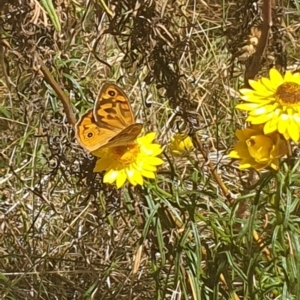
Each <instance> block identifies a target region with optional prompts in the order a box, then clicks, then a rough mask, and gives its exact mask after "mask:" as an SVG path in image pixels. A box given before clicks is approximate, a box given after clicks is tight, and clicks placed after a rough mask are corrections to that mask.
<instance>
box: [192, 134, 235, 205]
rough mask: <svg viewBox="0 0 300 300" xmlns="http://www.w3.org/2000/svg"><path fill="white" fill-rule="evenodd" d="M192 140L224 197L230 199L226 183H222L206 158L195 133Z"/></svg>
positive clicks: (214, 168)
mask: <svg viewBox="0 0 300 300" xmlns="http://www.w3.org/2000/svg"><path fill="white" fill-rule="evenodd" d="M193 142H194V143H195V146H196V148H197V149H198V150H199V151H200V152H201V154H202V156H203V158H204V159H205V161H206V162H207V165H208V167H209V169H210V171H211V174H212V175H213V177H214V178H215V180H216V181H217V183H218V185H219V186H220V188H221V190H222V192H223V194H224V195H225V197H226V198H227V199H228V200H231V195H230V192H229V190H228V188H227V187H226V185H225V184H224V182H223V181H222V179H221V177H220V176H219V174H218V173H217V171H216V167H215V166H214V165H213V163H212V162H211V161H210V160H209V159H208V156H207V153H206V151H205V150H204V148H203V147H202V143H201V141H200V139H199V137H198V136H197V135H196V134H195V135H194V136H193Z"/></svg>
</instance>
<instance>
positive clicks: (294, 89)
mask: <svg viewBox="0 0 300 300" xmlns="http://www.w3.org/2000/svg"><path fill="white" fill-rule="evenodd" d="M275 98H276V100H277V101H278V102H279V103H280V104H281V105H286V106H290V107H291V106H294V105H299V103H300V85H299V84H297V83H295V82H284V83H283V84H282V85H280V86H279V87H278V88H277V90H276V93H275Z"/></svg>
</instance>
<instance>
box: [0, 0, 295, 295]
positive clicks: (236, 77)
mask: <svg viewBox="0 0 300 300" xmlns="http://www.w3.org/2000/svg"><path fill="white" fill-rule="evenodd" d="M5 2H6V1H2V2H1V3H0V9H1V23H2V26H1V29H0V30H1V36H2V39H1V43H0V51H1V55H0V57H1V68H0V70H1V77H0V78H1V80H0V94H1V99H0V137H1V138H0V149H1V152H0V201H1V202H0V209H1V213H0V220H1V223H0V224H1V226H0V231H1V235H0V245H1V246H0V257H1V259H0V291H1V292H0V299H234V300H237V299H259V300H261V299H300V298H299V294H300V284H299V280H298V278H299V277H300V254H299V253H300V239H299V215H300V213H299V196H298V194H299V192H298V186H299V174H298V173H299V172H298V170H299V167H298V161H297V160H296V159H295V160H293V161H292V162H293V163H290V164H286V165H284V166H283V167H282V170H281V172H279V173H278V174H267V175H264V176H262V177H258V176H257V175H256V174H254V175H253V173H249V172H241V171H239V170H238V169H237V167H236V164H234V163H232V161H231V160H230V159H229V158H228V157H227V154H228V152H229V150H230V149H231V148H232V146H233V144H234V142H235V136H234V134H235V130H236V129H237V128H241V127H242V126H243V124H244V115H243V114H242V113H241V112H237V111H236V110H235V109H234V106H235V105H236V104H237V103H238V101H239V95H238V93H237V91H238V89H239V88H240V87H242V86H243V85H244V74H245V72H246V71H247V68H248V67H249V64H251V57H252V55H253V53H254V52H255V51H256V47H257V43H258V40H259V37H260V29H256V28H259V26H260V25H261V16H262V11H261V5H259V6H257V5H256V1H250V0H248V1H247V0H243V1H232V2H230V1H220V0H212V1H206V2H205V1H200V0H195V1H181V0H180V1H167V0H156V1H136V0H123V1H114V0H108V1H102V0H99V1H82V0H78V1H75V0H65V1H53V4H54V11H55V14H51V5H50V6H49V3H51V2H50V1H49V0H48V1H37V0H30V1H23V2H19V1H10V3H9V4H8V3H5ZM274 2H275V1H274ZM20 3H21V4H20ZM47 4H48V6H47ZM273 5H274V7H273V10H272V16H273V27H272V29H271V35H270V40H269V43H268V45H267V47H266V50H265V52H264V56H263V59H262V61H261V64H260V67H259V74H258V75H266V74H267V72H268V70H269V68H270V67H272V66H276V67H277V68H278V69H280V70H281V71H282V72H284V71H285V70H286V69H289V70H293V71H295V70H297V68H299V59H300V54H299V46H300V40H299V30H300V29H299V21H300V5H299V3H298V2H297V1H289V0H282V1H276V3H273ZM41 61H42V62H44V64H45V68H46V69H48V70H49V71H50V73H51V75H52V77H53V78H54V80H55V83H54V86H55V84H56V85H57V86H58V87H60V88H61V89H62V90H63V92H64V94H65V96H67V97H69V98H70V99H71V102H72V107H73V111H74V113H75V114H76V119H78V118H79V116H80V115H81V114H82V113H83V112H84V111H86V110H87V109H88V108H90V107H92V106H93V102H94V99H95V97H96V95H97V93H98V90H99V87H100V86H101V83H103V81H105V80H111V81H114V82H117V83H118V85H120V86H121V87H122V88H123V89H124V90H125V91H126V92H127V93H128V95H129V97H130V99H131V103H132V106H133V108H134V112H135V114H136V116H137V119H138V120H140V121H142V122H143V123H144V126H145V129H146V131H156V132H157V133H158V136H157V141H158V142H159V143H161V144H162V145H167V143H168V141H169V138H170V136H171V135H172V134H173V133H174V132H176V131H178V130H182V131H184V132H189V133H190V134H191V135H196V136H197V137H198V144H197V149H195V151H194V153H192V154H191V155H190V156H188V157H180V158H174V157H172V156H171V155H170V153H169V152H168V151H167V150H166V151H165V153H164V154H163V155H162V158H163V159H164V160H165V164H164V165H163V166H162V167H161V168H160V169H159V172H158V175H157V179H156V180H155V181H148V182H147V184H146V185H145V186H143V187H136V188H133V187H131V186H129V185H128V186H125V187H124V188H122V189H121V190H117V189H116V188H115V187H114V186H110V185H105V184H103V183H102V174H94V173H93V171H92V170H93V166H94V163H95V160H94V159H93V158H92V157H91V156H90V155H88V154H87V153H86V152H85V151H84V150H83V149H82V148H81V147H80V146H79V145H78V143H77V142H76V140H75V137H74V130H73V126H72V124H70V123H69V122H68V120H69V119H67V117H66V111H65V110H64V109H63V104H62V96H59V95H58V94H57V91H56V90H55V88H54V87H53V84H52V85H51V82H50V81H49V79H47V76H45V73H44V72H43V70H42V69H41ZM69 113H70V112H69ZM295 155H296V150H295ZM228 190H229V192H228Z"/></svg>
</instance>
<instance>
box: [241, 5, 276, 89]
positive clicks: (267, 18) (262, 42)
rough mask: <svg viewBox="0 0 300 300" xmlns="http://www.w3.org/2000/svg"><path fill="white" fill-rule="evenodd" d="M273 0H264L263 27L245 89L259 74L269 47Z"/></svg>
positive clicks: (246, 73) (247, 75)
mask: <svg viewBox="0 0 300 300" xmlns="http://www.w3.org/2000/svg"><path fill="white" fill-rule="evenodd" d="M271 1H272V0H264V2H263V7H262V14H263V23H262V27H261V36H260V39H259V41H258V44H257V48H256V52H255V53H254V54H253V57H252V61H251V64H250V66H249V67H248V68H246V70H245V77H244V78H245V87H247V88H250V85H249V83H248V80H249V79H253V78H254V77H255V75H256V74H257V73H258V70H259V67H260V64H261V59H262V56H263V53H264V51H265V49H266V47H267V43H268V39H269V32H270V28H271V26H272V11H271V8H272V3H271Z"/></svg>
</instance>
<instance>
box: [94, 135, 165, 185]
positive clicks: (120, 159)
mask: <svg viewBox="0 0 300 300" xmlns="http://www.w3.org/2000/svg"><path fill="white" fill-rule="evenodd" d="M155 136H156V133H155V132H151V133H148V134H147V135H145V136H141V137H138V138H137V139H136V143H135V144H130V145H127V146H119V147H114V148H103V149H100V150H97V151H94V152H93V153H92V154H93V155H95V156H97V157H100V158H99V159H98V160H97V162H96V165H95V168H94V172H102V171H106V172H105V174H104V178H103V182H105V183H110V184H112V183H114V182H116V186H117V188H120V187H122V186H123V185H124V184H125V182H126V180H128V181H129V183H131V184H132V185H134V186H136V185H137V184H139V185H143V184H144V179H143V177H146V178H155V172H156V170H157V166H159V165H161V164H162V163H163V160H162V159H160V158H158V157H156V156H158V155H159V154H161V153H162V151H163V150H162V148H161V146H160V145H159V144H154V143H152V142H153V140H154V139H155Z"/></svg>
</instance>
